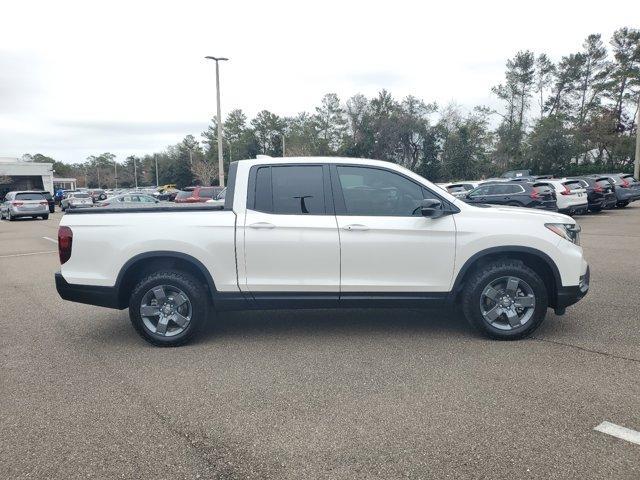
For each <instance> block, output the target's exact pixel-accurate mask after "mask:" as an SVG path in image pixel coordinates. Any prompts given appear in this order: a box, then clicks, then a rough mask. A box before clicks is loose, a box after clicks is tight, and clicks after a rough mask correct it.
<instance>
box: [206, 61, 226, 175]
mask: <svg viewBox="0 0 640 480" xmlns="http://www.w3.org/2000/svg"><path fill="white" fill-rule="evenodd" d="M204 58H206V59H207V60H215V62H216V97H217V99H218V114H217V116H216V120H217V122H218V179H219V183H220V186H221V187H224V162H223V160H222V118H221V115H220V69H219V67H218V63H219V62H224V61H227V60H229V59H228V58H224V57H211V56H207V57H204Z"/></svg>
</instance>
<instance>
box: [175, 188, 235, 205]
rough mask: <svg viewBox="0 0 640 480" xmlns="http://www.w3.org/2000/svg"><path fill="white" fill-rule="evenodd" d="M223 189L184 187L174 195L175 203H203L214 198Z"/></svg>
mask: <svg viewBox="0 0 640 480" xmlns="http://www.w3.org/2000/svg"><path fill="white" fill-rule="evenodd" d="M223 188H224V187H186V188H185V189H184V190H181V191H180V192H178V194H177V195H176V199H175V200H174V201H175V202H176V203H204V202H206V201H207V200H211V199H212V198H215V197H216V195H218V193H220V192H221V191H222V189H223Z"/></svg>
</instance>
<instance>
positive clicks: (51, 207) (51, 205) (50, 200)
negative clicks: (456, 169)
mask: <svg viewBox="0 0 640 480" xmlns="http://www.w3.org/2000/svg"><path fill="white" fill-rule="evenodd" d="M40 193H41V194H42V196H43V197H44V198H45V200H46V201H47V203H48V204H49V213H54V212H55V211H56V202H55V200H54V199H53V196H52V195H51V193H50V192H47V191H44V190H43V191H41V192H40Z"/></svg>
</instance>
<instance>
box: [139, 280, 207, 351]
mask: <svg viewBox="0 0 640 480" xmlns="http://www.w3.org/2000/svg"><path fill="white" fill-rule="evenodd" d="M158 290H161V291H162V293H161V294H160V295H158V294H157V293H156V292H158ZM161 298H164V299H165V300H168V302H167V303H166V305H168V307H167V306H165V307H163V306H162V305H164V304H165V303H161V302H164V301H163V300H160V299H161ZM208 298H209V292H208V291H207V289H206V287H205V286H203V285H202V284H201V283H200V282H199V281H198V280H196V279H195V278H194V277H193V276H192V275H190V274H189V273H186V272H182V271H177V270H163V271H158V272H154V273H151V274H149V275H147V276H145V277H144V278H143V279H142V280H140V282H138V284H137V285H136V286H135V288H134V290H133V293H132V294H131V297H130V299H129V318H130V320H131V324H132V325H133V328H135V329H136V331H137V332H138V334H139V335H140V336H141V337H142V338H143V339H144V340H146V341H147V342H149V343H150V344H152V345H155V346H157V347H177V346H180V345H184V344H185V343H187V342H188V341H189V340H191V338H193V336H194V335H195V334H196V333H197V332H198V330H199V329H200V327H201V326H202V325H203V324H204V322H205V321H206V319H207V318H208V315H209V301H208ZM181 300H182V302H183V303H181V304H180V305H178V304H179V303H180V301H181ZM185 300H186V301H185ZM154 303H155V304H156V305H153V304H154ZM158 304H160V305H158ZM143 305H144V306H145V307H146V309H147V311H148V312H149V313H148V314H147V315H146V316H143V315H142V314H143V313H145V312H143V311H142V309H143ZM164 308H167V310H164ZM154 311H157V312H158V313H157V314H156V313H152V312H154ZM162 312H164V313H166V314H167V315H166V316H165V315H164V314H163V313H162ZM176 314H178V317H179V318H181V322H184V321H185V320H186V319H188V320H189V321H188V323H187V324H186V326H185V325H181V324H179V323H178V322H176V321H174V320H173V319H176V318H178V317H176ZM163 317H164V319H165V323H164V326H163V327H159V325H160V324H161V318H163ZM167 318H170V319H169V320H167ZM162 329H164V330H165V332H164V333H162V332H159V331H158V330H162ZM154 330H155V331H154Z"/></svg>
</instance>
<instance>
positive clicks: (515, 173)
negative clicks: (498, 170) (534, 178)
mask: <svg viewBox="0 0 640 480" xmlns="http://www.w3.org/2000/svg"><path fill="white" fill-rule="evenodd" d="M530 176H531V170H509V171H507V172H504V173H503V174H502V175H501V177H502V178H508V179H512V178H520V177H530Z"/></svg>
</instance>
